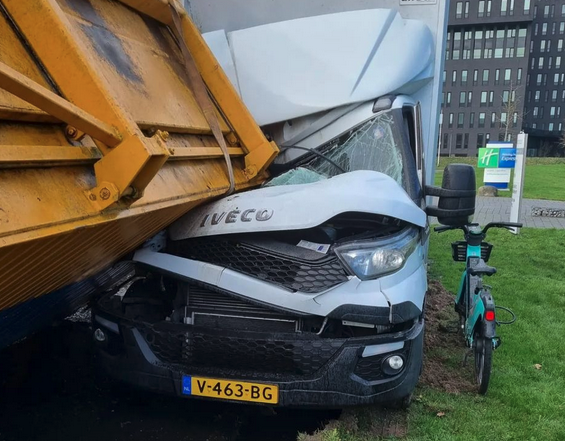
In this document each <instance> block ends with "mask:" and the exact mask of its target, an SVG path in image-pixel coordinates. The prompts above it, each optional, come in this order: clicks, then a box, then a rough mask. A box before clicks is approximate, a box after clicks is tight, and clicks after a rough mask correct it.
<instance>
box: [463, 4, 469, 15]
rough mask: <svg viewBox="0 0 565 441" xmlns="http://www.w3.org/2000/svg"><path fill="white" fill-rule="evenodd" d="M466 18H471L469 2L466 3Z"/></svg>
mask: <svg viewBox="0 0 565 441" xmlns="http://www.w3.org/2000/svg"><path fill="white" fill-rule="evenodd" d="M464 17H465V18H469V2H465V14H464Z"/></svg>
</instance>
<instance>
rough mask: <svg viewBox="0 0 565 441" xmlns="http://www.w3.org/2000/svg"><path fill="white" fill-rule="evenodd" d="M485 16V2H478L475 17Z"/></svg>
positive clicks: (481, 0)
mask: <svg viewBox="0 0 565 441" xmlns="http://www.w3.org/2000/svg"><path fill="white" fill-rule="evenodd" d="M484 16H485V1H484V0H480V1H479V9H478V10H477V17H479V18H483V17H484Z"/></svg>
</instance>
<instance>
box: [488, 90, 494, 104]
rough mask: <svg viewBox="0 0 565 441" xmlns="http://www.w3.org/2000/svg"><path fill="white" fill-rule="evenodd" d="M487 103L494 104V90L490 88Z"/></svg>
mask: <svg viewBox="0 0 565 441" xmlns="http://www.w3.org/2000/svg"><path fill="white" fill-rule="evenodd" d="M488 104H489V106H492V105H494V91H493V90H491V91H490V92H489V94H488Z"/></svg>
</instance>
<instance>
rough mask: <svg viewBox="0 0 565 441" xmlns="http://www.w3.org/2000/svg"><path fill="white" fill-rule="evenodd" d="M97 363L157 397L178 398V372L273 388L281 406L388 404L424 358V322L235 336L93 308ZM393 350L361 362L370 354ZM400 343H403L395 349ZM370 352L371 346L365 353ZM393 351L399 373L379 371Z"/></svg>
mask: <svg viewBox="0 0 565 441" xmlns="http://www.w3.org/2000/svg"><path fill="white" fill-rule="evenodd" d="M94 321H95V322H94V329H97V328H100V329H102V330H103V331H104V332H105V334H106V336H107V338H106V340H105V341H104V342H102V343H100V342H99V343H98V346H99V350H98V360H99V362H100V363H101V364H102V366H103V368H104V369H105V370H106V371H107V372H108V373H109V374H110V375H111V376H113V377H115V378H118V379H120V380H123V381H124V382H127V383H131V384H133V385H136V386H139V387H143V388H146V389H150V390H153V391H156V392H160V393H167V394H173V395H179V396H184V395H182V392H181V391H182V377H183V375H198V376H203V377H210V378H219V379H233V380H242V381H251V382H260V383H270V384H276V385H278V387H279V403H278V406H292V407H342V406H349V405H360V404H370V403H382V402H391V401H395V400H398V399H402V398H403V397H405V396H407V395H409V394H410V393H411V392H412V391H413V389H414V387H415V386H416V384H417V382H418V378H419V375H420V372H421V367H422V357H423V330H424V323H423V321H418V322H417V323H416V324H415V325H414V326H413V327H412V328H411V329H409V330H407V331H404V332H397V333H394V334H382V335H375V336H371V337H357V338H339V339H338V338H335V339H333V338H320V337H318V336H316V335H313V334H310V335H303V334H288V333H285V334H277V333H270V334H267V333H258V332H241V333H238V334H237V335H234V334H233V332H226V331H219V330H212V329H205V328H196V327H192V326H187V325H179V324H172V323H160V324H153V325H152V324H148V323H143V322H134V321H131V320H128V319H125V318H123V317H119V316H117V315H115V314H112V313H110V312H108V311H104V310H102V309H100V308H95V310H94ZM389 344H393V349H394V348H396V350H393V351H392V352H391V351H390V350H389V352H385V353H379V354H377V355H372V356H366V357H363V352H364V351H365V354H366V355H367V353H368V352H369V351H372V353H374V352H382V348H386V349H388V348H390V346H383V345H389ZM400 346H402V347H401V348H400ZM367 347H370V349H367V350H366V348H367ZM392 354H398V355H401V356H402V357H403V358H404V361H405V363H404V367H403V369H402V370H401V372H400V373H398V374H392V375H389V374H387V373H386V372H384V371H383V369H382V366H383V361H384V359H385V358H387V357H388V356H390V355H392Z"/></svg>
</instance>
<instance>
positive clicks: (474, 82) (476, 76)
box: [473, 69, 479, 86]
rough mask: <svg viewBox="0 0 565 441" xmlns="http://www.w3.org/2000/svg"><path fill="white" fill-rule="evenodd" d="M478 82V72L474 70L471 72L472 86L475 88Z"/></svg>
mask: <svg viewBox="0 0 565 441" xmlns="http://www.w3.org/2000/svg"><path fill="white" fill-rule="evenodd" d="M478 82H479V70H478V69H475V70H474V71H473V86H476V85H477V83H478Z"/></svg>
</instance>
